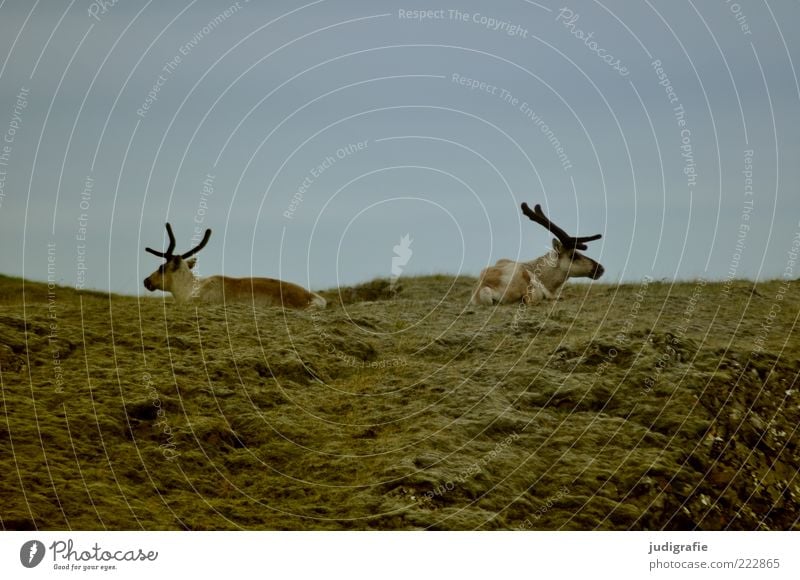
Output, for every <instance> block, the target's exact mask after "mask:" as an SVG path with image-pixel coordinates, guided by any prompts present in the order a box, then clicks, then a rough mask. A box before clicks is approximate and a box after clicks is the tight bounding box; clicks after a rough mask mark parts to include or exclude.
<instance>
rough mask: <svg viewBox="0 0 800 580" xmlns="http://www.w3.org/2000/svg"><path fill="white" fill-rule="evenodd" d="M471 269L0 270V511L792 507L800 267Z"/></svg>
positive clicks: (637, 514) (719, 523) (4, 520)
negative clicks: (264, 291)
mask: <svg viewBox="0 0 800 580" xmlns="http://www.w3.org/2000/svg"><path fill="white" fill-rule="evenodd" d="M474 283H475V280H474V279H473V278H467V277H451V276H446V275H439V276H428V277H421V278H410V279H404V280H402V285H401V286H400V287H399V288H396V289H392V288H390V287H389V284H388V282H387V281H385V280H376V281H373V282H369V283H367V284H364V285H360V286H358V287H354V288H344V289H341V290H340V289H336V290H332V291H328V292H324V295H325V296H326V298H327V299H328V300H329V304H330V307H329V308H328V309H327V310H324V311H320V312H297V311H286V312H284V311H282V310H280V309H262V310H258V311H253V309H252V308H250V307H247V306H242V305H237V306H230V307H228V308H227V309H226V308H223V307H220V306H216V307H205V308H203V309H202V310H195V309H194V308H193V307H176V306H175V305H174V304H172V303H171V301H170V300H169V299H168V300H167V301H163V300H160V299H143V300H137V299H136V298H132V297H123V296H117V295H106V294H102V293H87V292H76V291H74V290H72V289H69V288H62V287H57V288H55V289H54V290H53V291H52V293H50V295H49V296H48V289H47V287H46V285H43V284H37V283H33V282H25V286H24V287H25V294H24V296H23V293H22V280H20V279H17V278H8V277H1V276H0V383H2V398H1V399H0V405H1V406H2V412H0V469H2V472H3V473H4V474H5V475H4V477H3V478H2V479H0V524H1V525H2V527H3V529H41V530H57V529H148V530H160V529H193V530H200V529H202V530H208V529H278V530H282V529H381V530H385V529H446V530H452V529H548V530H554V529H581V530H587V529H589V530H591V529H706V530H716V529H745V530H754V529H773V530H775V529H798V528H800V524H798V517H800V514H799V513H798V499H800V481H799V480H798V465H800V461H798V446H797V445H798V433H797V427H798V425H799V424H800V398H799V397H798V390H797V386H798V385H797V379H798V372H799V371H800V358H798V355H799V354H800V338H799V337H798V330H797V328H796V326H795V321H796V319H797V316H798V313H799V312H800V293H799V292H798V290H797V287H796V283H795V282H792V283H790V284H784V283H783V282H781V281H773V282H766V283H759V284H758V285H754V284H753V283H752V282H745V281H739V282H734V283H732V284H729V285H728V286H724V285H723V284H719V283H707V284H706V283H703V282H702V281H700V282H694V281H691V282H685V283H677V284H669V283H663V282H651V283H649V284H623V285H619V286H612V285H604V284H594V285H591V286H590V285H572V286H567V287H566V288H565V290H564V292H563V293H562V296H561V299H560V300H558V301H556V302H552V303H544V304H541V305H537V306H535V307H531V308H526V309H522V308H517V307H514V306H504V307H499V308H479V307H473V306H470V305H469V304H468V301H469V297H470V293H471V290H472V286H473V285H474ZM778 296H780V298H778ZM776 304H777V305H779V308H780V310H779V311H778V313H777V314H776V315H771V314H770V313H771V312H773V313H775V308H776V306H775V305H776Z"/></svg>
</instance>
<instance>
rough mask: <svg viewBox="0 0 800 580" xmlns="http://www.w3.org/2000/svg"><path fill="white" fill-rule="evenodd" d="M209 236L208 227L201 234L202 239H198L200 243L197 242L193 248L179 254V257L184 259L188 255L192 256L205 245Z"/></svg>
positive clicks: (209, 230)
mask: <svg viewBox="0 0 800 580" xmlns="http://www.w3.org/2000/svg"><path fill="white" fill-rule="evenodd" d="M210 237H211V229H210V228H209V229H207V230H206V233H205V234H203V239H202V240H201V241H200V243H199V244H197V245H196V246H195V247H194V248H192V249H191V250H189V251H188V252H186V253H185V254H181V258H183V259H184V260H185V259H186V258H188V257H190V256H194V255H195V254H196V253H197V252H199V251H200V250H202V249H203V248H205V247H206V244H207V243H208V238H210Z"/></svg>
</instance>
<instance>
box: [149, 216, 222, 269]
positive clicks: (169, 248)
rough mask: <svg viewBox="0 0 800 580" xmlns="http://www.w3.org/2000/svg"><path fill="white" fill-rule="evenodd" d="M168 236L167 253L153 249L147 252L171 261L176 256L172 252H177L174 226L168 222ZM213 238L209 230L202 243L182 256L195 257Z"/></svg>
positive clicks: (184, 257)
mask: <svg viewBox="0 0 800 580" xmlns="http://www.w3.org/2000/svg"><path fill="white" fill-rule="evenodd" d="M167 235H168V236H169V246H167V251H166V252H159V251H158V250H154V249H153V248H145V249H144V251H145V252H150V253H151V254H153V255H154V256H158V257H159V258H164V259H165V260H171V259H172V258H174V257H175V254H173V253H172V252H173V251H174V250H175V234H173V233H172V226H171V225H169V222H167ZM210 237H211V230H210V229H207V230H206V233H205V234H204V235H203V239H202V241H201V242H200V243H199V244H198V245H196V246H195V247H194V248H192V249H191V250H189V251H188V252H186V253H185V254H181V258H182V259H184V260H185V259H186V258H189V257H190V256H194V255H195V254H196V253H197V252H199V251H200V250H202V249H203V248H204V247H205V246H206V244H207V243H208V239H209V238H210Z"/></svg>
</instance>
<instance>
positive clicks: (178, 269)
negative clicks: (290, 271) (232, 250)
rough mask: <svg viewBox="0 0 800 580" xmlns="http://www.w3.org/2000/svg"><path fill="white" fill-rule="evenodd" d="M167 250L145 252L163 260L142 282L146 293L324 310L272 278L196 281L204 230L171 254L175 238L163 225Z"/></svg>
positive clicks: (316, 298) (318, 299)
mask: <svg viewBox="0 0 800 580" xmlns="http://www.w3.org/2000/svg"><path fill="white" fill-rule="evenodd" d="M167 234H168V235H169V246H168V247H167V251H166V252H159V251H158V250H153V249H152V248H145V251H147V252H150V253H151V254H153V255H154V256H158V257H159V258H164V260H166V261H165V262H164V263H163V264H161V266H159V267H158V270H156V271H155V272H153V273H152V274H150V275H149V276H148V277H147V278H145V279H144V287H145V288H147V289H148V290H149V291H150V292H152V291H154V290H162V291H164V292H170V293H172V295H173V296H174V297H175V301H176V302H179V303H183V302H188V301H191V300H197V301H200V302H210V303H214V304H230V303H246V304H252V305H254V306H283V307H285V308H309V307H310V308H325V305H326V302H325V299H324V298H323V297H322V296H320V295H319V294H315V293H314V292H309V291H308V290H306V289H305V288H303V287H302V286H298V285H297V284H292V283H291V282H284V281H282V280H275V279H274V278H230V277H228V276H208V277H207V278H198V277H196V276H195V275H194V273H192V268H194V265H195V263H196V259H195V258H192V259H189V258H191V257H192V256H193V255H195V254H196V253H197V252H199V251H200V250H202V249H203V248H204V247H205V245H206V244H207V243H208V239H209V238H210V237H211V230H210V229H209V230H206V233H205V235H204V236H203V240H202V241H201V242H200V243H199V244H198V245H197V246H195V247H194V248H192V249H191V250H189V251H188V252H186V253H184V254H173V253H172V252H173V250H174V249H175V236H174V235H173V233H172V226H170V225H169V224H167Z"/></svg>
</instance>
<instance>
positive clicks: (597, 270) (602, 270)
mask: <svg viewBox="0 0 800 580" xmlns="http://www.w3.org/2000/svg"><path fill="white" fill-rule="evenodd" d="M605 271H606V269H605V268H603V266H602V265H600V264H597V267H596V268H595V269H594V272H592V280H597V279H598V278H599V277H600V276H602V275H603V274H604V273H605Z"/></svg>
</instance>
